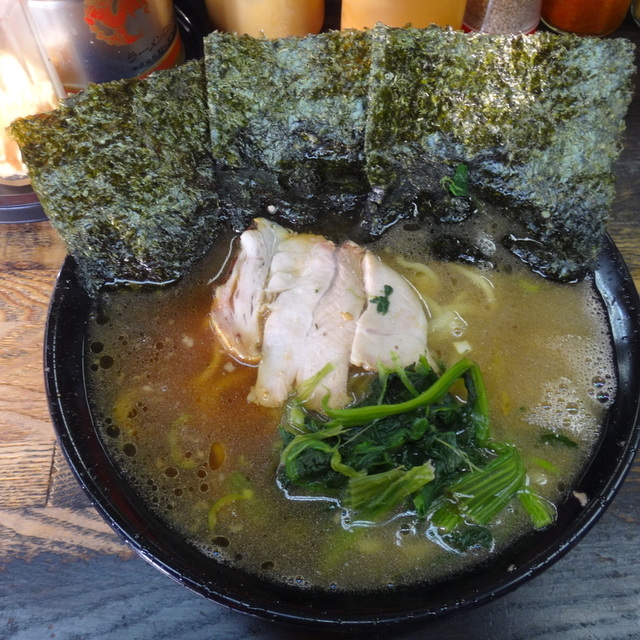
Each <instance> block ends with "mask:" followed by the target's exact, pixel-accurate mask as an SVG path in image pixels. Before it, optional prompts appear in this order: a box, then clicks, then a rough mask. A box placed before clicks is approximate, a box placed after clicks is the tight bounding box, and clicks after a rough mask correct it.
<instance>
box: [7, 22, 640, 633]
mask: <svg viewBox="0 0 640 640" xmlns="http://www.w3.org/2000/svg"><path fill="white" fill-rule="evenodd" d="M618 35H624V36H627V37H629V38H631V39H633V40H634V41H635V42H636V43H640V29H637V28H636V27H635V25H633V24H632V23H631V22H629V23H628V24H625V25H624V26H623V28H622V30H621V31H620V32H619V34H618ZM627 122H628V127H627V134H626V142H625V147H624V152H623V154H622V157H621V160H620V162H619V164H618V167H617V175H618V197H617V200H616V203H615V207H614V216H613V220H612V222H611V225H610V233H611V235H612V236H613V238H614V240H615V241H616V243H617V245H618V247H619V248H620V250H621V252H622V254H623V255H624V257H625V259H626V261H627V264H628V266H629V268H630V270H631V272H632V274H633V277H634V280H635V282H636V285H637V286H638V287H640V98H639V97H636V99H635V100H634V102H633V104H632V106H631V110H630V112H629V116H628V120H627ZM64 255H65V251H64V248H63V246H62V243H61V241H60V240H59V239H58V237H57V236H56V234H55V232H54V231H53V230H52V228H51V226H50V225H49V223H48V222H41V223H30V224H5V225H0V639H11V640H39V639H45V638H57V639H66V638H75V639H81V638H91V639H92V640H100V639H105V638H118V639H120V638H123V639H128V638H136V639H139V640H142V639H150V638H172V639H173V638H189V639H190V640H198V639H200V638H202V639H204V638H207V639H209V638H215V639H216V640H222V639H235V638H247V637H252V638H256V639H271V638H285V639H286V638H293V637H298V636H299V635H302V636H303V637H312V638H313V637H321V636H319V635H314V634H310V633H304V634H300V632H294V631H291V630H289V629H283V628H281V627H279V626H276V625H273V624H270V623H267V622H264V621H261V620H256V619H253V618H249V617H246V616H243V615H240V614H236V613H234V612H230V611H227V610H226V609H224V608H223V607H221V606H218V605H216V604H213V603H210V602H208V601H205V600H204V599H202V598H200V597H199V596H197V595H194V594H192V593H191V592H188V591H187V590H186V589H184V588H183V587H181V586H179V585H177V584H174V583H173V582H172V581H171V580H169V579H168V578H166V577H165V576H163V575H161V574H160V573H159V572H158V571H156V570H155V569H153V568H152V567H150V566H148V565H147V564H146V563H145V562H144V561H143V560H141V559H140V558H138V557H137V556H135V555H134V554H133V553H132V551H131V550H130V549H129V548H128V547H127V546H125V544H123V543H122V542H121V541H120V539H119V538H117V537H116V535H115V534H114V533H113V532H112V531H111V530H110V528H109V527H108V526H107V525H106V524H105V523H104V522H103V521H102V519H101V518H100V516H98V515H97V513H96V511H95V510H94V509H93V507H92V506H91V505H90V504H89V502H88V500H87V499H86V497H85V496H84V494H83V493H82V492H81V490H80V488H79V487H78V485H77V484H76V482H75V479H74V478H73V476H72V475H71V472H70V470H69V468H68V467H67V465H66V463H65V461H64V459H63V457H62V454H61V451H60V448H59V446H58V444H57V443H56V439H55V435H54V432H53V428H52V425H51V422H50V419H49V414H48V410H47V404H46V399H45V394H44V388H43V374H42V356H41V353H42V341H43V329H44V323H45V318H46V313H47V304H48V300H49V297H50V294H51V290H52V287H53V284H54V280H55V277H56V273H57V271H58V268H59V266H60V264H61V262H62V259H63V257H64ZM639 523H640V459H636V462H635V465H634V467H633V469H632V471H631V473H630V475H629V477H628V479H627V481H626V482H625V484H624V485H623V487H622V489H621V491H620V493H619V494H618V496H617V497H616V499H615V500H614V502H613V504H612V505H611V507H610V508H609V510H608V511H607V512H606V513H605V515H604V516H603V518H602V519H601V520H600V522H599V523H598V524H597V525H596V527H595V528H594V529H593V530H592V531H591V532H590V533H589V534H588V535H587V537H586V538H585V539H584V540H583V541H582V542H581V543H580V544H579V545H578V547H577V548H576V549H574V550H573V551H572V552H571V553H570V554H568V555H567V556H566V557H564V558H563V559H562V560H560V561H559V562H558V563H557V564H556V565H554V566H553V567H552V568H551V569H549V570H548V571H546V572H545V573H544V574H542V575H540V576H539V577H537V578H536V579H534V580H533V581H531V582H530V583H528V584H526V585H524V586H523V587H521V588H520V589H519V590H517V591H516V592H514V593H512V594H509V595H507V596H506V597H503V598H501V599H499V600H497V601H495V602H493V603H491V604H489V605H486V606H484V607H482V608H480V609H478V610H476V611H474V612H471V613H468V614H464V615H460V616H457V617H455V618H452V619H449V620H446V621H444V622H439V623H436V624H435V625H431V626H430V627H429V629H428V631H429V635H428V637H429V638H443V639H444V638H457V637H460V638H466V637H469V638H472V637H473V638H509V639H510V640H517V639H523V640H524V639H526V640H531V639H534V638H541V639H542V638H544V639H547V638H562V639H564V640H583V639H586V638H594V639H599V640H600V639H604V638H609V639H615V640H618V639H623V638H628V639H631V638H636V639H637V638H640V559H639V556H640V554H639V553H638V551H639V549H640V526H639ZM369 635H372V634H369ZM373 635H375V634H373ZM425 635H426V631H425V630H421V631H418V630H412V631H410V632H404V634H403V633H400V634H398V637H404V638H424V637H425Z"/></svg>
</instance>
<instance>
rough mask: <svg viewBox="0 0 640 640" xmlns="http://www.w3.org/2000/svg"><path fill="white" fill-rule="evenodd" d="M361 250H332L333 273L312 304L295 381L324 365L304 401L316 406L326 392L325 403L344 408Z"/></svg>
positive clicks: (360, 299) (350, 246)
mask: <svg viewBox="0 0 640 640" xmlns="http://www.w3.org/2000/svg"><path fill="white" fill-rule="evenodd" d="M363 254H364V249H362V247H359V246H358V245H357V244H355V243H353V242H346V243H344V244H343V245H341V246H340V247H339V248H338V249H337V250H336V251H335V254H334V255H335V273H334V277H333V280H332V282H331V286H330V287H329V288H328V289H327V291H326V293H325V295H324V296H323V297H322V298H321V299H320V300H319V302H318V303H317V304H316V307H315V309H314V312H313V322H312V325H311V329H310V331H309V333H308V334H307V338H306V340H305V359H304V366H303V368H302V375H301V377H300V379H299V380H298V383H300V382H304V381H306V380H309V379H312V378H313V377H314V376H317V374H318V373H320V372H321V371H322V370H323V368H324V367H326V365H327V364H329V365H331V371H329V372H328V373H327V374H326V375H324V376H323V377H322V379H321V380H320V381H319V382H318V384H317V385H316V386H315V387H314V388H313V391H312V392H311V394H310V395H309V397H308V398H306V399H305V404H306V406H308V407H309V408H311V409H316V410H317V409H320V408H321V406H322V399H323V398H324V397H325V396H326V395H327V393H329V394H330V395H329V400H328V405H329V406H330V407H332V408H340V407H344V406H345V405H346V404H348V403H349V401H350V400H351V398H350V397H349V395H348V394H347V380H348V375H349V359H350V356H351V349H352V344H353V338H354V335H355V332H356V325H357V323H358V319H359V318H360V314H361V313H362V310H363V308H364V304H365V295H364V289H363V287H362V269H361V266H360V262H361V259H362V255H363Z"/></svg>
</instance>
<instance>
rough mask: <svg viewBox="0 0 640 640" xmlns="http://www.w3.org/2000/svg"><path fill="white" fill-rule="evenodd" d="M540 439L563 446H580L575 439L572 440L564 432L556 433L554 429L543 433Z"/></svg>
mask: <svg viewBox="0 0 640 640" xmlns="http://www.w3.org/2000/svg"><path fill="white" fill-rule="evenodd" d="M540 441H541V442H543V443H544V444H551V445H562V446H563V447H568V448H569V449H576V448H577V447H578V443H577V442H576V441H575V440H572V439H571V438H569V437H568V436H565V435H564V434H562V433H555V432H553V431H549V432H548V433H543V434H542V435H541V436H540Z"/></svg>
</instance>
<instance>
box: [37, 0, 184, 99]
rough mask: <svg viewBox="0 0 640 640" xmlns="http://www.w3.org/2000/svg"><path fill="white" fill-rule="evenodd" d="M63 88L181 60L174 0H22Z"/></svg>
mask: <svg viewBox="0 0 640 640" xmlns="http://www.w3.org/2000/svg"><path fill="white" fill-rule="evenodd" d="M27 4H28V7H29V13H30V14H31V16H32V17H33V21H34V22H35V24H36V26H37V28H38V31H39V33H40V37H41V38H42V41H43V44H44V47H45V50H46V52H47V54H48V56H49V58H50V59H51V61H52V62H53V65H54V67H55V68H56V70H57V72H58V75H59V76H60V79H61V80H62V83H63V85H64V88H65V90H66V91H68V92H74V91H78V90H80V89H83V88H85V87H86V86H87V85H88V84H89V83H98V82H106V81H108V80H117V79H121V78H136V77H142V76H145V75H148V74H150V73H151V72H153V71H157V70H158V69H166V68H169V67H172V66H174V65H176V64H179V63H180V62H183V61H184V49H183V45H182V41H181V38H180V33H179V31H178V25H177V22H176V19H175V15H174V10H173V0H113V1H111V0H27Z"/></svg>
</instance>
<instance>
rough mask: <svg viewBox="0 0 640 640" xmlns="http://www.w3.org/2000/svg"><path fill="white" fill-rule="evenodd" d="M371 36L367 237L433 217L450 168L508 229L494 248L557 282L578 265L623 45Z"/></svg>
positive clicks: (591, 260)
mask: <svg viewBox="0 0 640 640" xmlns="http://www.w3.org/2000/svg"><path fill="white" fill-rule="evenodd" d="M372 38H373V44H372V62H371V83H370V94H369V109H368V112H367V124H366V147H365V151H366V159H367V175H368V178H369V180H370V182H371V185H372V188H373V194H374V197H373V198H371V199H370V203H369V217H368V220H367V224H369V226H370V227H371V229H372V232H374V233H381V232H382V231H383V230H384V229H385V228H386V227H387V226H388V225H389V224H392V223H393V222H394V221H396V220H397V219H398V218H402V217H405V218H406V217H411V216H413V217H415V216H420V215H432V216H435V217H438V218H443V217H446V216H447V213H448V212H449V211H450V210H451V197H450V194H448V193H446V191H445V190H444V189H442V179H443V178H444V177H446V176H451V175H452V174H453V172H454V170H455V167H456V165H458V164H460V163H462V164H464V165H465V166H467V168H468V176H469V192H470V196H471V197H472V200H475V202H476V204H478V203H479V204H480V205H481V206H480V208H484V209H486V207H487V205H488V206H491V207H493V208H497V209H499V210H500V211H502V212H503V213H504V214H505V215H506V216H507V217H509V218H510V219H511V220H512V221H513V223H514V225H515V226H514V227H512V228H513V229H514V233H510V234H508V235H507V237H505V238H504V239H503V241H504V244H505V245H506V246H508V247H509V248H510V249H511V250H512V251H513V252H514V253H516V255H518V256H519V257H521V258H522V259H523V260H525V261H526V262H528V263H529V264H531V265H532V266H533V267H534V268H535V269H536V270H538V271H539V272H541V273H543V274H544V275H548V276H552V277H554V278H557V279H560V280H572V279H576V278H579V277H581V276H582V275H584V273H585V272H586V271H587V270H589V269H590V268H592V267H593V266H594V264H595V260H596V257H597V253H598V250H599V248H600V246H601V242H602V236H603V233H604V230H605V224H606V220H607V217H608V214H609V211H610V207H611V203H612V200H613V197H614V189H615V187H614V180H613V163H614V162H615V160H616V159H617V157H618V155H619V152H620V137H621V133H622V130H623V126H624V115H625V113H626V109H627V107H628V104H629V102H630V100H631V83H630V78H631V75H632V73H633V69H634V62H633V45H632V44H631V43H630V42H628V41H626V40H621V39H617V40H616V39H608V40H598V39H586V38H579V37H577V36H558V35H554V34H550V33H542V32H541V33H537V34H535V35H533V36H487V35H469V34H463V33H461V32H456V31H452V30H443V29H438V28H428V29H424V30H418V29H391V28H388V27H384V26H382V25H378V26H377V27H376V28H375V30H374V31H373V32H372ZM462 217H463V218H464V217H465V216H462ZM516 229H517V231H516Z"/></svg>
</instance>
